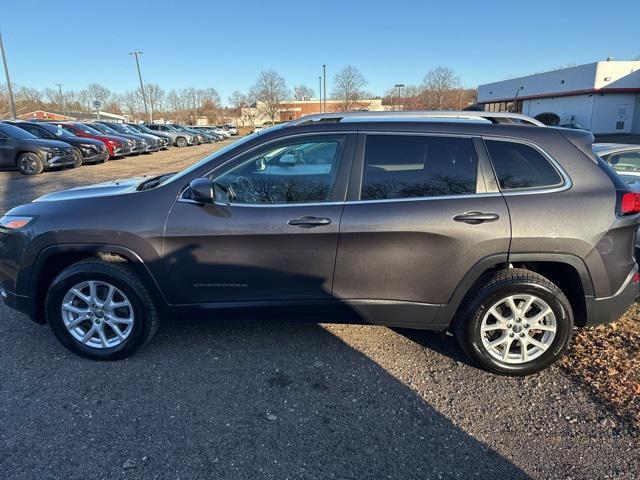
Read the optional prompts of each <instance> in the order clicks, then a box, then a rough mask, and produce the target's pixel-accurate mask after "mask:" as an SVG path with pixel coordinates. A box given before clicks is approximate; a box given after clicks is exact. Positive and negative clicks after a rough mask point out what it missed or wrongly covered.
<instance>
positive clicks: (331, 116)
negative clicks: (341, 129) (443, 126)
mask: <svg viewBox="0 0 640 480" xmlns="http://www.w3.org/2000/svg"><path fill="white" fill-rule="evenodd" d="M358 117H365V118H367V119H372V120H388V119H394V118H406V119H412V118H413V119H416V120H420V119H427V118H428V119H435V120H437V119H442V121H444V122H446V121H447V120H448V119H459V120H478V119H483V120H486V121H489V122H491V123H502V124H505V123H506V124H519V125H533V126H536V127H545V126H546V125H545V124H544V123H542V122H540V121H539V120H536V119H535V118H531V117H528V116H527V115H522V114H521V113H508V112H477V111H466V110H465V111H452V110H445V111H435V110H434V111H414V112H411V111H403V112H368V111H366V112H331V113H316V114H314V115H307V116H305V117H300V118H298V119H296V120H292V121H290V122H287V124H286V125H287V126H291V127H293V126H296V125H303V124H305V123H312V122H340V121H342V120H354V121H357V119H358Z"/></svg>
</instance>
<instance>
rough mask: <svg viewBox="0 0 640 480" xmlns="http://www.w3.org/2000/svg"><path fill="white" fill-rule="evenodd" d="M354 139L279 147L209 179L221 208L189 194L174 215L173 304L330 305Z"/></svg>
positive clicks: (169, 231)
mask: <svg viewBox="0 0 640 480" xmlns="http://www.w3.org/2000/svg"><path fill="white" fill-rule="evenodd" d="M354 137H355V135H350V134H336V135H308V136H304V137H300V136H299V137H295V138H289V139H284V140H279V141H275V142H272V143H270V144H268V145H266V146H264V147H261V148H259V149H258V150H254V151H252V152H251V153H248V154H245V155H243V156H241V157H240V158H238V159H236V160H232V161H231V163H227V164H225V165H222V166H221V167H218V168H217V169H216V170H214V171H213V172H211V173H210V174H209V175H208V178H209V179H210V180H211V181H212V182H213V185H214V188H215V191H216V192H217V201H216V202H215V203H212V204H206V205H203V204H198V203H195V202H194V201H193V200H190V199H189V191H188V190H187V191H185V193H184V194H183V197H182V198H181V200H179V201H178V202H176V204H175V206H174V208H173V209H172V211H171V212H170V214H169V217H168V220H167V227H166V234H165V235H166V236H165V244H164V245H165V255H164V258H165V260H164V262H165V271H167V272H168V273H169V275H170V276H171V279H172V283H173V288H172V289H170V291H168V292H166V293H167V296H168V297H169V300H170V302H171V303H174V304H203V303H204V304H208V303H217V302H252V303H255V302H272V303H273V302H276V303H277V302H281V301H291V300H296V301H299V302H302V303H304V302H310V303H313V302H316V303H326V304H327V305H329V303H330V302H329V299H330V298H331V288H332V278H333V271H334V264H335V256H336V250H337V245H338V228H339V224H340V217H341V215H342V209H343V207H344V198H345V193H346V183H347V179H346V177H347V175H348V172H349V169H350V163H351V157H352V156H353V148H354V147H353V144H354V143H355V138H354Z"/></svg>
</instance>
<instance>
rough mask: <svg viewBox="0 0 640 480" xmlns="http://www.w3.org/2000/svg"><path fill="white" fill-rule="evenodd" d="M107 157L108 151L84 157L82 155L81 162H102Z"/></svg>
mask: <svg viewBox="0 0 640 480" xmlns="http://www.w3.org/2000/svg"><path fill="white" fill-rule="evenodd" d="M108 159H109V152H108V151H106V150H105V151H104V152H100V153H98V154H96V155H90V156H86V157H82V163H96V162H104V161H105V160H108Z"/></svg>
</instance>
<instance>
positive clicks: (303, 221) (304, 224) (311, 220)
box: [287, 217, 331, 228]
mask: <svg viewBox="0 0 640 480" xmlns="http://www.w3.org/2000/svg"><path fill="white" fill-rule="evenodd" d="M287 223H288V224H289V225H293V226H294V227H300V228H313V227H320V226H322V225H329V224H330V223H331V219H329V218H322V217H299V218H294V219H293V220H289V221H288V222H287Z"/></svg>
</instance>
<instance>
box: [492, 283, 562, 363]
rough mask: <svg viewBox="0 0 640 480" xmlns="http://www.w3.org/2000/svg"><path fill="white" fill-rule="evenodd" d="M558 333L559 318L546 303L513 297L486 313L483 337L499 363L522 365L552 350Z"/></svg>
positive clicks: (528, 296) (521, 296)
mask: <svg viewBox="0 0 640 480" xmlns="http://www.w3.org/2000/svg"><path fill="white" fill-rule="evenodd" d="M556 330H557V323H556V316H555V314H554V313H553V310H552V309H551V307H550V306H549V304H548V303H547V302H545V301H544V300H542V299H541V298H540V297H537V296H535V295H529V294H523V295H510V296H508V297H505V298H502V299H500V300H499V301H497V302H495V303H494V304H493V306H492V307H491V308H489V310H488V311H487V313H485V315H484V317H483V318H482V323H481V325H480V336H481V338H482V345H483V346H484V348H485V349H486V351H487V352H488V353H489V354H490V355H491V356H492V357H493V358H495V359H496V360H499V361H501V362H504V363H509V364H523V363H527V362H530V361H532V360H535V359H536V358H538V357H539V356H540V355H542V354H543V353H544V352H546V351H547V350H548V349H549V347H550V346H551V344H552V343H553V340H554V338H555V336H556Z"/></svg>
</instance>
